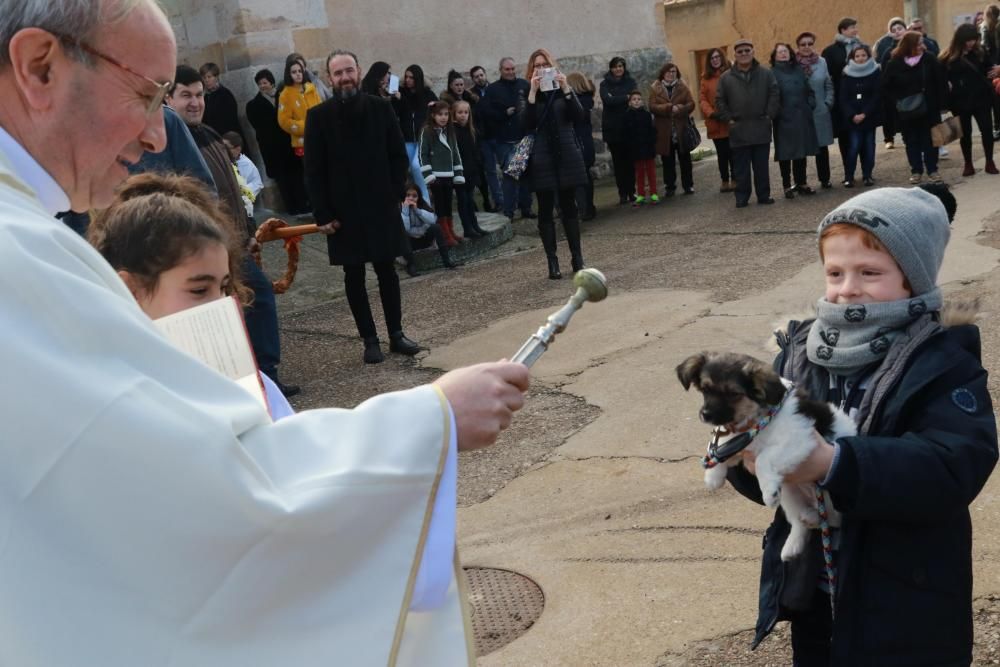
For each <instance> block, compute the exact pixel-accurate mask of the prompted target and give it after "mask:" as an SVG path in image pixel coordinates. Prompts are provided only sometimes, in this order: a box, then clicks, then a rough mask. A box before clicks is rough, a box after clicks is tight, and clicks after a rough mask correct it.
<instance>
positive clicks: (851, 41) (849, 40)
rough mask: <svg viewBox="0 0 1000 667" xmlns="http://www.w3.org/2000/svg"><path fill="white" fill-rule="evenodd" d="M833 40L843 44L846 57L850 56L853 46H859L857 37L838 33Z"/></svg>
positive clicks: (859, 42) (859, 41)
mask: <svg viewBox="0 0 1000 667" xmlns="http://www.w3.org/2000/svg"><path fill="white" fill-rule="evenodd" d="M833 41H835V42H837V44H843V45H844V51H846V52H847V57H848V58H850V57H851V51H853V50H854V47H855V46H861V40H860V39H858V38H857V37H845V36H844V35H841V34H839V33H838V34H837V36H836V37H834V38H833Z"/></svg>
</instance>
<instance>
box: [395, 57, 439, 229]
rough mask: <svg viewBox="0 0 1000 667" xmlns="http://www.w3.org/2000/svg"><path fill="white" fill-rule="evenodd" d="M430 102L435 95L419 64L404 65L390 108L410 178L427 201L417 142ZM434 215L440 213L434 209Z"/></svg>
mask: <svg viewBox="0 0 1000 667" xmlns="http://www.w3.org/2000/svg"><path fill="white" fill-rule="evenodd" d="M434 102H437V95H435V94H434V91H432V90H431V89H430V88H428V87H427V86H426V85H425V84H424V70H423V69H421V68H420V65H410V66H409V67H407V68H406V71H405V72H403V85H402V87H400V89H399V93H398V94H397V95H395V96H394V99H393V100H392V108H393V109H394V110H395V111H396V118H398V119H399V129H401V130H402V131H403V141H405V142H406V155H407V157H409V158H410V178H411V179H412V180H413V182H414V183H416V184H417V187H419V188H420V194H421V195H423V198H424V199H425V200H427V201H429V200H430V194H429V193H428V191H427V185H426V184H425V183H424V177H423V174H421V173H420V161H419V159H418V156H417V145H418V143H419V141H420V133H421V131H422V130H423V127H424V125H425V124H426V122H427V107H428V106H429V105H430V104H432V103H434ZM438 215H439V216H440V215H442V213H441V212H438Z"/></svg>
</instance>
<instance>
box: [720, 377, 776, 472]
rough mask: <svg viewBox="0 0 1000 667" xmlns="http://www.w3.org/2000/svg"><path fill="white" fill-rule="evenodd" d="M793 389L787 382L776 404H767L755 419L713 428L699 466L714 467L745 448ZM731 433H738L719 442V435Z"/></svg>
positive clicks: (772, 416)
mask: <svg viewBox="0 0 1000 667" xmlns="http://www.w3.org/2000/svg"><path fill="white" fill-rule="evenodd" d="M794 390H795V385H794V384H791V383H788V385H787V387H786V389H785V395H784V396H782V397H781V400H780V401H778V404H777V405H770V406H768V408H767V410H766V411H765V413H764V414H763V415H761V416H760V417H757V418H756V419H753V420H744V421H742V422H740V423H739V424H738V425H736V426H734V427H733V428H731V429H730V428H726V427H724V426H718V427H716V428H715V429H713V431H712V433H713V437H712V440H711V441H710V442H709V443H708V453H706V454H705V456H704V457H702V459H701V466H702V467H703V468H706V469H707V468H714V467H715V466H717V465H719V464H720V463H723V462H725V461H726V460H727V459H730V458H732V457H733V456H735V455H736V454H739V453H740V452H742V451H743V450H744V449H746V448H747V447H748V446H749V445H750V443H751V442H753V439H754V438H756V437H757V434H758V433H760V432H761V431H763V430H764V429H765V428H767V425H768V424H770V423H771V420H772V419H774V417H775V415H777V414H778V412H780V411H781V407H782V406H783V405H784V404H785V400H786V399H787V398H788V396H789V395H791V393H792V391H794ZM732 434H738V437H736V438H732V439H731V440H727V441H726V442H724V443H722V444H721V445H720V444H719V438H720V437H722V436H724V435H732Z"/></svg>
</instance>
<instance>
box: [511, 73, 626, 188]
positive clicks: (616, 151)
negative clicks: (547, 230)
mask: <svg viewBox="0 0 1000 667" xmlns="http://www.w3.org/2000/svg"><path fill="white" fill-rule="evenodd" d="M529 67H530V64H529ZM635 89H636V83H635V79H633V78H632V77H631V75H629V73H628V68H626V66H625V59H624V58H622V57H621V56H615V57H614V58H612V59H611V62H610V63H608V73H607V74H605V75H604V80H603V81H601V103H602V104H603V105H604V111H603V113H602V114H601V134H602V136H603V137H604V143H606V144H607V145H608V151H609V152H610V153H611V166H612V168H613V169H614V172H615V183H616V184H617V185H618V204H619V205H621V204H629V203H631V202H632V194H633V193H634V192H635V172H634V171H633V170H632V158H631V157H629V154H628V144H627V143H626V142H625V137H624V136H623V135H622V126H623V124H624V122H625V113H626V112H627V111H628V94H629V93H631V92H632V91H633V90H635Z"/></svg>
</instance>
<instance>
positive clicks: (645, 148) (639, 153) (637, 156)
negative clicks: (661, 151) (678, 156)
mask: <svg viewBox="0 0 1000 667" xmlns="http://www.w3.org/2000/svg"><path fill="white" fill-rule="evenodd" d="M622 130H623V134H624V139H625V144H626V145H627V146H628V155H629V158H630V159H631V160H632V161H633V162H636V161H637V160H652V159H654V158H655V157H656V122H655V121H654V120H653V114H651V113H650V112H649V110H648V109H646V108H645V107H642V108H639V109H633V108H631V107H629V110H628V111H627V112H625V124H624V125H623V128H622Z"/></svg>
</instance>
